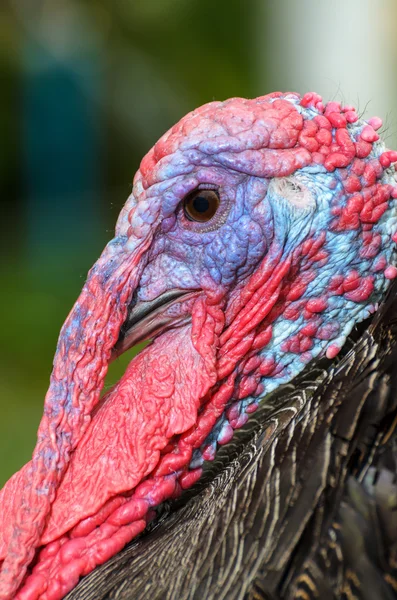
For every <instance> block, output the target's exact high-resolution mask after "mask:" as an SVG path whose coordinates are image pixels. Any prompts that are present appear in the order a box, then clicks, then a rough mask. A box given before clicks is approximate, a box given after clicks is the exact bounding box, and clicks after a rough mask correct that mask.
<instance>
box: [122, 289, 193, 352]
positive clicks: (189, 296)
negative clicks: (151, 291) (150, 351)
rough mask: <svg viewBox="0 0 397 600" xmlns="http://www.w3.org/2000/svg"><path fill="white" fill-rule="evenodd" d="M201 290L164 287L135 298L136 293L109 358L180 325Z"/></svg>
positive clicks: (185, 318)
mask: <svg viewBox="0 0 397 600" xmlns="http://www.w3.org/2000/svg"><path fill="white" fill-rule="evenodd" d="M199 293H200V290H193V291H186V290H181V289H172V290H167V291H166V292H164V293H163V294H161V295H160V296H157V297H156V298H154V299H153V300H149V301H146V302H145V301H137V299H136V294H135V295H134V298H133V299H132V301H131V303H130V305H129V307H128V312H127V318H126V320H125V322H124V324H123V325H122V327H121V329H120V334H119V337H118V340H117V342H116V344H115V346H114V348H113V351H112V357H111V358H112V360H114V359H115V358H117V357H118V356H120V355H121V354H123V353H124V352H126V351H127V350H129V349H130V348H132V347H133V346H135V345H136V344H138V343H139V342H143V341H145V340H148V339H150V338H154V337H156V336H157V335H159V334H160V333H163V332H164V331H166V330H167V329H169V328H171V327H172V328H175V327H180V326H182V325H185V324H186V323H188V322H189V321H190V320H191V314H190V310H187V309H188V308H190V306H189V305H190V304H191V301H193V300H194V299H195V298H196V297H197V295H198V294H199Z"/></svg>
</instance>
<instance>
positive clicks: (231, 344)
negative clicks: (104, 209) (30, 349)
mask: <svg viewBox="0 0 397 600" xmlns="http://www.w3.org/2000/svg"><path fill="white" fill-rule="evenodd" d="M381 125H382V123H381V121H380V119H378V118H376V117H374V118H372V119H369V120H368V121H364V120H363V119H361V118H359V116H358V115H357V113H356V111H355V110H354V108H353V107H351V106H341V105H340V104H339V103H337V102H328V103H327V104H325V103H323V101H322V99H321V97H320V96H319V95H317V94H315V93H308V94H306V95H304V96H303V97H301V96H299V95H298V94H295V93H273V94H269V95H267V96H262V97H259V98H256V99H254V100H246V99H242V98H232V99H229V100H226V101H225V102H211V103H209V104H206V105H204V106H202V107H200V108H198V109H197V110H195V111H193V112H192V113H190V114H188V115H187V116H186V117H184V118H183V119H182V120H181V121H180V122H179V123H178V124H176V125H175V126H174V127H173V128H172V129H171V130H170V131H168V132H167V133H166V134H165V135H163V137H162V138H161V139H160V140H159V141H158V142H157V143H156V144H155V146H154V147H153V148H152V150H150V152H149V153H148V154H147V155H146V156H145V157H144V159H143V160H142V162H141V165H140V168H139V171H138V172H137V174H136V176H135V179H134V185H133V191H132V194H131V196H130V197H129V199H128V200H127V202H126V204H125V206H124V208H123V209H122V211H121V213H120V216H119V219H118V222H117V225H116V232H115V237H114V239H113V240H111V241H110V242H109V244H108V245H107V246H106V248H105V249H104V251H103V253H102V255H101V256H100V258H99V259H98V261H97V262H96V263H95V265H94V266H93V267H92V269H91V271H90V273H89V275H88V278H87V281H86V283H85V285H84V287H83V290H82V292H81V295H80V296H79V298H78V300H77V302H76V304H75V306H74V307H73V309H72V311H71V313H70V314H69V316H68V318H67V320H66V322H65V324H64V326H63V328H62V330H61V333H60V337H59V341H58V346H57V350H56V354H55V358H54V368H53V372H52V375H51V380H50V386H49V390H48V392H47V395H46V399H45V404H44V414H43V417H42V420H41V423H40V426H39V430H38V439H37V444H36V447H35V449H34V452H33V456H32V460H31V461H30V462H29V463H28V464H27V465H25V466H24V467H23V468H22V469H21V470H20V471H19V472H18V473H16V474H15V475H14V476H13V477H12V478H11V479H10V480H9V481H8V482H7V483H6V484H5V486H4V488H3V490H2V491H1V492H0V505H1V507H2V511H1V515H0V563H1V574H0V598H1V599H3V600H5V599H9V598H17V599H19V600H36V599H42V600H58V599H60V598H63V597H65V596H66V595H68V598H79V599H80V598H81V599H88V598H92V599H94V598H96V599H98V598H123V599H129V598H131V599H134V598H139V599H146V598H148V599H149V598H150V599H153V600H154V599H168V600H179V599H202V598H206V599H214V600H215V599H246V600H248V599H250V600H253V599H254V598H255V599H259V598H263V599H271V598H283V599H284V598H285V599H286V600H287V599H292V598H301V599H307V598H308V599H310V598H321V599H322V600H326V599H328V598H330V599H331V598H363V599H368V600H369V599H374V598H379V599H383V598H384V599H392V598H396V597H397V481H396V461H397V435H396V433H395V425H396V423H397V396H396V387H397V369H396V360H397V350H396V348H397V345H396V341H397V340H396V337H397V298H396V291H397V289H396V285H397V282H396V284H393V283H392V282H393V280H394V279H395V278H396V277H397V268H396V266H395V264H396V242H397V207H396V200H397V180H396V171H395V167H394V163H396V162H397V152H395V151H392V150H388V149H386V147H385V146H384V144H383V142H382V141H381V139H380V137H379V135H378V133H377V131H378V130H379V129H380V127H381ZM148 339H150V340H151V343H150V344H149V345H147V346H146V347H145V348H144V349H143V350H141V352H139V353H138V354H137V355H136V356H135V357H134V358H133V359H132V360H131V362H130V364H129V366H128V367H127V369H126V372H125V373H124V375H123V376H122V378H121V379H120V381H119V382H118V383H117V384H116V385H115V386H114V387H113V388H112V389H111V390H110V391H109V392H108V393H106V394H105V395H104V396H102V397H101V390H102V388H103V384H104V380H105V376H106V372H107V368H108V365H109V363H110V362H111V361H112V360H114V359H116V358H117V357H118V356H119V355H120V354H122V353H124V352H126V351H128V350H129V349H130V348H132V347H134V346H135V345H136V344H137V343H138V342H141V341H144V340H148ZM100 565H101V566H100ZM80 580H81V581H80ZM76 586H77V587H76ZM73 588H75V589H73Z"/></svg>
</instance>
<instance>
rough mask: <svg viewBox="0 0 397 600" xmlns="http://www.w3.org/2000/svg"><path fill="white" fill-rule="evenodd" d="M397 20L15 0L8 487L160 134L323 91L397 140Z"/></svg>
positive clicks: (298, 10)
mask: <svg viewBox="0 0 397 600" xmlns="http://www.w3.org/2000/svg"><path fill="white" fill-rule="evenodd" d="M396 19H397V3H395V1H394V0H376V1H375V0H361V1H358V0H345V1H344V2H342V1H341V0H330V1H328V2H325V1H324V2H319V1H317V0H279V1H277V2H276V1H275V0H274V1H273V2H272V1H266V0H246V1H245V2H242V1H241V2H238V1H235V0H217V2H214V1H213V0H141V1H139V0H90V1H88V0H87V1H77V0H47V1H45V0H35V1H34V2H32V0H13V1H9V2H8V1H6V0H3V2H2V4H1V7H0V78H1V79H0V81H1V94H0V132H1V140H2V146H1V153H0V186H1V213H0V214H1V217H0V244H1V261H0V290H1V294H0V487H1V485H2V484H3V483H4V481H5V480H6V479H7V478H8V477H9V476H10V475H11V474H12V473H13V472H14V471H15V470H16V469H18V468H19V467H20V466H21V465H22V464H23V463H24V462H26V461H27V460H28V459H29V458H30V455H31V452H32V449H33V446H34V443H35V437H36V429H37V425H38V422H39V419H40V416H41V411H42V405H43V399H44V395H45V392H46V389H47V385H48V378H49V374H50V370H51V364H52V357H53V353H54V350H55V345H56V340H57V336H58V332H59V329H60V327H61V325H62V323H63V321H64V319H65V317H66V315H67V313H68V311H69V310H70V308H71V306H72V304H73V302H74V300H75V299H76V297H77V296H78V293H79V291H80V289H81V286H82V284H83V282H84V279H85V275H86V273H87V271H88V269H89V268H90V266H91V265H92V263H93V262H94V261H95V259H96V258H97V257H98V255H99V254H100V252H101V250H102V248H103V246H104V245H105V243H106V242H107V241H108V240H109V239H110V238H111V237H112V232H113V227H114V223H115V221H116V218H117V215H118V213H119V210H120V208H121V207H122V205H123V203H124V201H125V199H126V198H127V196H128V195H129V192H130V188H131V182H132V178H133V174H134V172H135V171H136V169H137V167H138V166H139V162H140V159H141V158H142V156H143V155H144V154H145V153H146V152H147V150H148V149H149V148H150V147H151V146H152V144H153V143H154V142H155V141H156V139H157V138H158V137H159V136H160V135H161V134H162V133H163V132H164V131H165V130H167V129H168V128H169V127H170V126H171V125H172V124H173V123H174V122H175V121H177V120H178V119H179V118H180V117H182V116H183V115H184V114H185V113H186V112H188V111H190V110H192V109H193V108H195V107H196V106H198V105H200V104H202V103H204V102H208V101H211V100H214V99H225V98H227V97H229V96H246V97H255V96H258V95H262V94H265V93H268V92H270V91H274V90H275V89H280V90H296V91H299V92H301V93H304V92H305V91H310V90H315V91H318V92H319V93H321V94H322V95H323V96H324V98H325V99H327V100H329V99H338V100H342V101H344V102H348V103H349V104H350V103H353V104H356V105H357V104H358V105H359V108H360V110H362V111H363V112H364V111H366V110H367V111H368V114H371V115H373V114H377V113H378V114H379V115H380V116H382V117H385V118H386V125H387V127H386V132H385V135H386V137H387V143H388V145H390V147H394V148H397V139H396V129H397V128H396V123H397V91H396V84H397V78H396V77H395V73H396V72H397V69H396V67H397V38H396V36H395V23H396ZM130 358H131V357H130V356H129V357H125V358H121V359H119V360H118V361H117V363H116V364H114V365H112V367H111V372H110V374H109V377H108V379H107V383H106V387H109V386H110V385H111V384H112V382H114V381H116V380H117V378H118V377H119V376H120V373H121V372H122V371H123V370H124V368H125V364H126V361H128V360H129V359H130Z"/></svg>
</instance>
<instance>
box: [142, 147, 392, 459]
mask: <svg viewBox="0 0 397 600" xmlns="http://www.w3.org/2000/svg"><path fill="white" fill-rule="evenodd" d="M382 151H383V146H382V145H380V144H379V146H376V145H375V149H374V151H373V154H374V156H379V154H380V153H381V152H382ZM285 179H286V180H288V181H287V183H288V184H290V185H292V187H295V188H296V187H297V188H298V190H299V189H300V190H301V191H302V190H303V191H302V193H301V197H300V196H299V192H298V193H296V194H295V197H294V201H291V199H290V198H288V197H284V196H283V195H282V194H281V193H280V188H282V185H281V184H280V185H278V184H279V183H280V182H281V179H280V181H279V182H278V183H277V182H276V183H277V185H276V184H274V183H273V182H274V180H269V179H266V178H260V177H255V176H252V175H244V174H241V173H237V172H232V171H231V170H230V169H224V168H219V167H218V168H214V167H211V168H202V167H199V168H197V169H196V170H195V171H193V172H192V171H190V172H189V173H188V174H187V175H185V176H184V175H179V176H177V177H174V178H172V180H173V184H172V185H171V186H169V187H168V189H167V196H168V199H169V200H171V198H172V202H171V201H170V206H171V205H173V206H175V205H176V209H175V208H174V213H172V214H170V215H169V216H167V217H166V218H165V219H164V220H163V221H162V224H161V226H160V228H159V230H158V232H157V234H156V237H155V239H154V241H153V243H152V246H151V249H150V253H149V255H148V263H147V265H146V267H145V269H144V271H143V274H142V277H141V280H140V287H139V292H138V298H139V299H140V300H142V301H145V300H152V299H153V298H156V297H157V296H159V295H160V294H162V293H164V292H165V291H166V290H170V289H174V288H179V289H186V290H195V289H202V290H204V291H205V292H206V293H207V294H208V295H210V294H211V293H212V292H213V291H214V290H217V291H220V290H221V291H222V294H223V295H224V298H225V304H226V306H227V304H228V302H229V301H230V299H231V298H233V295H234V294H236V293H238V290H239V289H241V288H243V287H244V285H245V283H246V282H247V280H248V278H249V277H250V276H251V275H252V274H253V273H254V272H255V270H256V269H257V268H258V265H259V264H260V263H261V261H262V260H263V259H264V257H265V256H270V255H272V254H273V255H274V256H279V262H281V261H282V260H285V259H286V258H287V257H290V256H291V255H292V254H293V252H294V250H296V249H297V248H298V247H299V246H300V244H302V242H303V241H304V240H306V239H308V238H309V237H311V238H314V239H316V238H317V237H318V236H319V235H320V234H321V233H322V232H325V233H326V239H325V243H324V246H323V249H324V251H326V253H327V254H328V257H329V258H328V259H327V260H325V261H323V262H322V263H321V264H320V265H317V267H316V266H313V267H312V268H313V269H315V272H314V276H313V279H312V281H311V282H310V283H309V284H308V286H307V289H306V291H305V294H304V296H303V298H305V299H310V298H314V299H315V298H319V297H320V296H321V295H322V293H323V291H325V290H327V289H328V288H329V286H330V283H331V280H332V278H333V277H334V276H335V275H338V274H340V275H343V276H344V275H346V273H347V271H349V270H352V269H354V270H356V271H357V272H358V273H359V274H360V275H361V276H366V275H368V274H372V275H373V278H374V291H373V293H372V295H371V297H370V298H369V299H368V300H366V301H365V302H355V301H352V300H348V299H347V298H345V297H343V296H333V297H332V296H331V297H329V298H328V300H327V302H328V305H327V310H326V313H325V314H324V315H322V318H323V320H322V325H323V331H324V326H327V332H328V335H327V339H320V337H321V336H320V335H319V337H318V338H316V339H314V346H313V347H312V348H311V350H310V352H308V353H302V354H297V353H293V352H286V351H285V350H283V349H282V346H283V342H284V341H285V340H288V339H289V338H290V337H291V336H292V335H294V334H295V333H297V332H299V331H300V330H301V329H302V328H303V327H304V326H305V324H307V319H305V317H304V315H303V314H301V315H299V317H298V318H297V319H296V320H293V321H291V320H288V319H285V318H283V316H282V315H281V316H280V317H279V318H278V319H276V321H275V322H274V323H273V336H272V339H271V341H270V343H269V344H268V345H267V346H266V347H265V348H264V349H263V350H262V351H261V353H260V356H261V357H262V358H263V359H271V360H274V361H275V363H277V364H278V365H279V366H280V368H279V373H278V375H277V377H271V376H269V377H263V378H261V384H262V389H263V392H262V394H261V396H262V397H263V396H265V395H266V394H267V393H269V392H271V391H272V390H274V389H275V388H277V387H278V386H279V385H281V384H282V383H285V382H287V381H289V380H291V379H292V378H293V377H294V376H295V375H297V374H298V373H299V372H300V371H301V370H302V369H303V368H304V366H305V365H306V364H307V363H308V362H310V361H311V360H312V359H313V358H316V357H318V356H321V355H324V353H325V351H326V349H327V348H328V347H329V346H330V344H331V343H333V344H335V345H337V346H339V347H341V346H343V344H344V342H345V340H346V337H347V336H348V335H349V333H350V332H351V330H352V328H353V326H354V325H355V324H356V323H358V322H360V321H362V320H363V319H365V318H367V317H368V316H369V315H371V314H372V313H373V312H374V310H376V306H377V303H378V302H379V301H380V300H381V298H382V296H383V294H384V292H385V291H386V289H387V287H388V284H389V282H388V280H387V279H386V278H385V276H384V273H383V271H378V272H376V270H375V269H374V263H375V261H376V259H377V257H375V258H370V259H365V258H362V257H361V256H360V255H359V249H360V247H361V245H362V239H361V231H358V230H352V231H343V232H333V231H332V230H331V223H332V221H333V219H334V214H333V213H332V207H334V206H335V205H336V204H339V205H342V206H343V205H344V203H345V202H346V196H344V192H343V186H342V182H341V179H340V178H339V175H338V172H337V171H336V172H334V173H329V172H327V171H326V169H325V168H324V167H322V166H318V165H316V166H311V167H306V168H303V169H301V170H299V171H297V172H295V173H294V174H293V175H292V176H291V177H289V178H288V177H287V178H285ZM388 180H390V181H393V183H394V174H393V173H391V174H386V175H384V177H383V182H387V181H388ZM281 183H282V182H281ZM200 185H204V186H205V187H213V188H214V189H217V190H218V193H219V195H220V199H221V204H220V208H219V213H220V217H219V218H218V219H217V218H215V221H214V223H212V224H210V225H208V224H206V225H205V226H204V227H203V226H202V225H201V224H199V225H196V224H193V225H192V224H191V223H189V222H188V221H187V219H186V217H185V216H184V214H183V198H184V197H185V196H186V195H187V194H188V193H190V192H191V191H192V190H193V189H196V188H197V187H199V186H200ZM395 204H396V201H394V200H391V201H390V203H389V210H388V211H387V213H386V214H385V215H383V217H381V219H380V220H379V221H378V223H376V224H375V225H374V228H373V231H374V232H380V233H381V234H382V237H383V245H382V254H383V256H384V258H385V259H386V262H387V264H393V263H394V262H395V249H394V244H393V243H392V241H391V235H392V233H393V232H394V230H395V228H396V209H395V208H396V207H395ZM257 403H258V397H257V396H255V395H254V396H248V397H246V398H244V399H242V400H240V401H238V402H237V403H236V406H237V408H238V411H239V413H240V415H241V416H242V419H241V424H243V422H244V421H245V420H246V419H245V418H244V415H246V408H247V406H251V405H253V404H257ZM246 416H247V415H246ZM228 423H229V421H228V418H227V416H226V412H225V413H224V414H223V415H222V417H221V418H220V419H219V420H218V422H217V424H216V426H215V427H214V428H213V430H212V432H211V434H210V435H209V436H208V438H207V440H206V441H205V443H204V444H203V445H202V447H201V449H199V450H197V451H195V453H194V456H193V458H192V462H191V464H190V468H196V467H198V466H200V465H201V464H202V463H203V461H204V458H203V451H204V449H205V448H206V456H208V454H209V451H208V447H209V446H212V447H213V454H214V455H215V451H216V447H217V443H219V441H221V442H222V439H223V437H224V433H225V428H226V427H227V426H228Z"/></svg>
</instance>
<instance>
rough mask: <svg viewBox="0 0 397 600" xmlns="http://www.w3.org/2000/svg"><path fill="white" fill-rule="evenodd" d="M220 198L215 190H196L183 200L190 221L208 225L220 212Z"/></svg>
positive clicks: (185, 213) (184, 210) (184, 209)
mask: <svg viewBox="0 0 397 600" xmlns="http://www.w3.org/2000/svg"><path fill="white" fill-rule="evenodd" d="M219 205H220V197H219V194H218V192H217V191H216V190H214V189H196V190H194V191H193V192H190V194H188V195H187V196H186V197H185V199H184V200H183V212H184V215H185V217H186V219H188V221H193V222H195V223H208V221H210V220H211V219H212V218H213V217H214V216H215V214H216V213H217V211H218V208H219Z"/></svg>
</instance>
